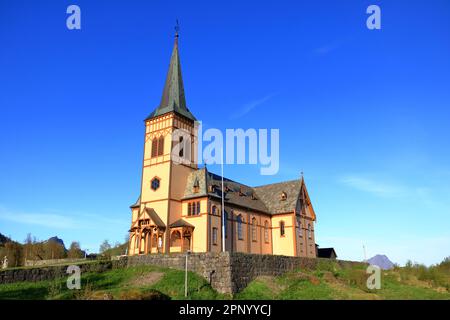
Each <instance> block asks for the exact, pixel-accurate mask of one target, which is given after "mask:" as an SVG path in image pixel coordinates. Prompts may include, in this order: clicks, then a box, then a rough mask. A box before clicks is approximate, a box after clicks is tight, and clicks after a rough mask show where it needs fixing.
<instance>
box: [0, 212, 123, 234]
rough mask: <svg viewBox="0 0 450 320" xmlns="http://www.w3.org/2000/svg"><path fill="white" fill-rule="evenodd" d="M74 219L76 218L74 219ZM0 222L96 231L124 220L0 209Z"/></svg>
mask: <svg viewBox="0 0 450 320" xmlns="http://www.w3.org/2000/svg"><path fill="white" fill-rule="evenodd" d="M75 217H76V218H75ZM0 220H4V221H10V222H15V223H20V224H25V225H35V226H40V227H45V228H49V229H66V230H67V229H96V228H98V226H99V225H100V224H104V225H112V224H115V225H117V224H123V223H124V222H125V220H120V219H112V218H108V217H104V216H101V215H94V214H83V213H67V214H61V213H54V212H50V213H33V212H15V211H11V210H8V209H5V208H4V207H0Z"/></svg>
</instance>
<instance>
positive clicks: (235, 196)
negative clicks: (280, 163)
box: [183, 168, 302, 214]
mask: <svg viewBox="0 0 450 320" xmlns="http://www.w3.org/2000/svg"><path fill="white" fill-rule="evenodd" d="M197 182H198V184H199V188H198V192H197V193H195V192H194V188H193V186H194V184H195V183H197ZM301 185H302V182H301V180H293V181H287V182H281V183H274V184H268V185H264V186H259V187H249V186H247V185H244V184H242V183H239V182H236V181H233V180H231V179H228V178H224V187H225V205H237V206H241V207H245V208H249V209H252V210H256V211H259V212H264V213H268V214H279V213H287V212H293V211H294V209H295V207H296V204H297V200H298V197H299V194H300V188H301ZM209 186H213V188H212V190H211V189H210V188H209ZM282 192H285V193H286V195H287V198H286V200H281V198H280V196H281V193H282ZM204 196H209V197H215V198H217V199H220V198H221V197H222V184H221V176H219V175H216V174H214V173H211V172H208V170H207V169H206V168H202V169H199V170H196V171H193V172H192V173H191V174H190V175H189V176H188V179H187V183H186V187H185V191H184V197H183V199H184V200H186V199H191V198H197V197H204Z"/></svg>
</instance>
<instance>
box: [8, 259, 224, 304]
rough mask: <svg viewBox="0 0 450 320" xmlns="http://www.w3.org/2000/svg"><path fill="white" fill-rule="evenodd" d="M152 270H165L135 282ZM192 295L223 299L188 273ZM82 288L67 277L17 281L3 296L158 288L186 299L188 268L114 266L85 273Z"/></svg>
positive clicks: (116, 296) (39, 296) (82, 294)
mask: <svg viewBox="0 0 450 320" xmlns="http://www.w3.org/2000/svg"><path fill="white" fill-rule="evenodd" d="M151 272H158V273H162V274H163V275H162V278H161V279H160V280H158V281H157V282H155V283H151V284H148V285H146V284H139V283H135V282H133V280H135V279H136V278H138V277H141V276H145V275H148V274H149V273H151ZM188 280H189V281H188V299H196V300H201V299H221V298H224V297H225V296H223V295H220V294H218V293H217V292H216V291H215V290H214V289H212V288H211V286H210V285H209V284H208V283H207V281H206V280H205V279H203V278H202V277H200V276H199V275H197V274H195V273H192V272H189V273H188ZM81 287H82V288H81V290H69V289H67V286H66V278H63V279H56V280H53V281H39V282H17V283H12V284H3V285H1V286H0V299H83V298H86V297H88V296H91V295H96V294H97V296H99V294H109V295H111V296H112V297H113V298H114V299H120V298H122V297H123V294H124V293H130V294H131V295H132V296H133V297H134V296H139V295H140V294H142V295H145V293H150V292H154V290H157V291H159V292H161V293H163V294H164V295H167V296H169V297H170V298H171V299H184V272H183V271H178V270H172V269H167V268H159V267H153V266H143V267H133V268H125V269H114V270H110V271H107V272H103V273H86V274H84V275H82V277H81Z"/></svg>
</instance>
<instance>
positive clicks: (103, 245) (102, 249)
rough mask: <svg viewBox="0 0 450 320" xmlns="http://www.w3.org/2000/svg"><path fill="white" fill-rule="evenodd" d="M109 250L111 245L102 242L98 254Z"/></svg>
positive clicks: (107, 242) (106, 241)
mask: <svg viewBox="0 0 450 320" xmlns="http://www.w3.org/2000/svg"><path fill="white" fill-rule="evenodd" d="M110 249H111V245H110V244H109V241H108V240H105V241H103V243H102V244H101V245H100V253H104V252H105V251H107V250H110Z"/></svg>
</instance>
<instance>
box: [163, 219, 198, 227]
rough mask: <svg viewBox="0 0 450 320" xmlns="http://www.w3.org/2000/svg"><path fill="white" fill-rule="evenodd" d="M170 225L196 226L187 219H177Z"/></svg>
mask: <svg viewBox="0 0 450 320" xmlns="http://www.w3.org/2000/svg"><path fill="white" fill-rule="evenodd" d="M169 227H171V228H178V227H191V228H194V226H193V225H192V224H190V223H189V222H187V221H185V220H183V219H178V220H177V221H175V222H174V223H172V224H171V225H170V226H169Z"/></svg>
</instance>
